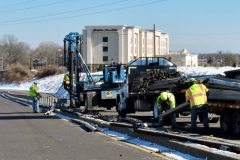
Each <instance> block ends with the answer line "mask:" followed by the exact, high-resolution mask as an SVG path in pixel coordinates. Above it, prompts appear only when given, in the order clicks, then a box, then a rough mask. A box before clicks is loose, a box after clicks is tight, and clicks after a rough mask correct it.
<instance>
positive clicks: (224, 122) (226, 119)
mask: <svg viewBox="0 0 240 160" xmlns="http://www.w3.org/2000/svg"><path fill="white" fill-rule="evenodd" d="M220 127H221V131H222V132H223V133H224V134H229V133H230V132H231V131H232V124H231V112H230V111H229V110H227V109H224V110H223V111H222V113H221V116H220Z"/></svg>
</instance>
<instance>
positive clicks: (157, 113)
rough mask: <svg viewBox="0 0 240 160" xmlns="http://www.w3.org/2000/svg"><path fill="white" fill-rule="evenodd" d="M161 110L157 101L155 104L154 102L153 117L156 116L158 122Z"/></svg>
mask: <svg viewBox="0 0 240 160" xmlns="http://www.w3.org/2000/svg"><path fill="white" fill-rule="evenodd" d="M158 116H159V110H158V107H157V102H155V103H154V104H153V118H154V120H155V121H156V122H158V121H159V117H158Z"/></svg>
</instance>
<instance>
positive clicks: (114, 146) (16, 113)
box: [0, 97, 164, 160]
mask: <svg viewBox="0 0 240 160" xmlns="http://www.w3.org/2000/svg"><path fill="white" fill-rule="evenodd" d="M0 127H1V130H0V140H1V145H0V151H1V152H0V159H3V160H4V159H7V160H33V159H34V160H38V159H39V160H55V159H58V160H65V159H71V160H74V159H77V160H90V159H91V160H113V159H114V160H117V159H121V160H122V159H131V160H135V159H136V160H139V159H163V158H164V157H163V156H161V155H160V154H159V155H158V154H156V153H151V152H150V151H147V150H142V149H141V148H138V147H134V146H131V145H127V144H126V143H124V142H121V141H119V140H115V139H112V138H109V137H106V136H104V135H102V134H99V133H97V132H87V131H86V130H85V129H84V128H81V127H80V126H79V125H77V124H74V123H70V122H68V121H65V120H62V119H58V118H56V117H54V116H48V115H43V114H42V113H33V112H32V108H31V107H29V106H23V105H21V104H19V103H15V102H13V101H10V100H8V99H5V98H2V97H0Z"/></svg>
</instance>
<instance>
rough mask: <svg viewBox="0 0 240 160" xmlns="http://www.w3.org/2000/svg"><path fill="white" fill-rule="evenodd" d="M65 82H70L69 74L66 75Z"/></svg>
mask: <svg viewBox="0 0 240 160" xmlns="http://www.w3.org/2000/svg"><path fill="white" fill-rule="evenodd" d="M64 82H65V84H70V78H69V76H68V75H65V76H64Z"/></svg>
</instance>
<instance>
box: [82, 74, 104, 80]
mask: <svg viewBox="0 0 240 160" xmlns="http://www.w3.org/2000/svg"><path fill="white" fill-rule="evenodd" d="M92 78H93V81H94V82H98V81H100V79H101V78H103V74H98V75H92ZM87 81H88V78H87V75H83V76H81V77H80V82H87Z"/></svg>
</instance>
